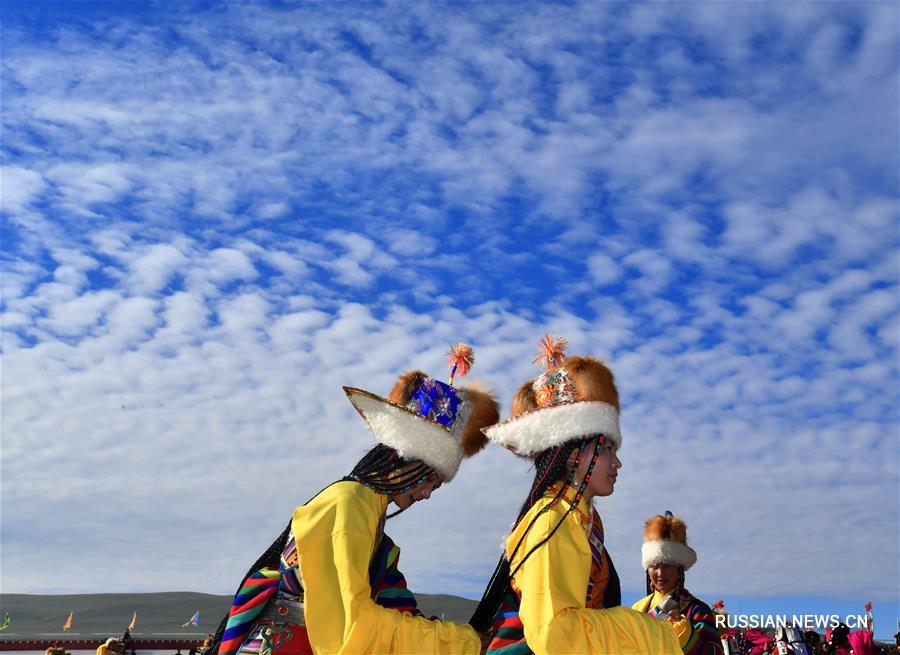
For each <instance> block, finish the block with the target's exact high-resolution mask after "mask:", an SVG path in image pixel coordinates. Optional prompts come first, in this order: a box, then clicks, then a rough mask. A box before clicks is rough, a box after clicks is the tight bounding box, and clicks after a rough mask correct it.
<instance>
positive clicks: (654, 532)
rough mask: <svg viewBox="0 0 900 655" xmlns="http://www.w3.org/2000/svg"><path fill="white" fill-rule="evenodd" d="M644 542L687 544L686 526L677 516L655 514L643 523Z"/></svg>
mask: <svg viewBox="0 0 900 655" xmlns="http://www.w3.org/2000/svg"><path fill="white" fill-rule="evenodd" d="M644 541H674V542H677V543H679V544H687V525H686V524H685V522H684V521H682V520H681V519H680V518H678V517H677V516H663V515H662V514H657V515H656V516H651V517H650V518H649V519H647V520H646V521H644Z"/></svg>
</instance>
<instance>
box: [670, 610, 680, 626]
mask: <svg viewBox="0 0 900 655" xmlns="http://www.w3.org/2000/svg"><path fill="white" fill-rule="evenodd" d="M683 618H684V615H683V614H682V613H681V612H679V611H678V610H669V618H668V619H667V620H668V621H671V622H672V623H675V622H676V621H680V620H681V619H683Z"/></svg>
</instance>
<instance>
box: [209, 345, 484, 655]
mask: <svg viewBox="0 0 900 655" xmlns="http://www.w3.org/2000/svg"><path fill="white" fill-rule="evenodd" d="M448 354H449V356H450V364H451V367H452V370H451V373H450V384H446V383H444V382H441V381H439V380H436V379H434V378H432V377H429V376H428V375H426V374H425V373H423V372H422V371H410V372H408V373H406V374H404V375H402V376H400V378H399V379H398V380H397V382H396V384H395V385H394V387H393V389H392V390H391V392H390V394H389V396H388V397H387V398H383V397H381V396H377V395H375V394H373V393H370V392H368V391H364V390H362V389H357V388H353V387H344V391H345V393H346V394H347V397H348V398H349V400H350V402H351V403H352V404H353V406H354V408H355V409H356V410H357V412H359V414H360V416H362V418H363V419H364V421H365V422H366V424H367V425H368V427H369V428H370V429H371V431H372V432H373V433H374V435H375V438H376V440H377V441H378V442H379V443H378V445H376V446H375V447H374V448H372V449H371V450H370V451H369V452H368V453H367V454H366V455H365V456H364V457H363V458H362V459H361V460H360V461H359V462H358V463H357V464H356V466H355V467H354V468H353V470H352V471H350V473H349V474H348V475H346V476H344V477H343V478H341V480H339V481H337V482H335V483H333V484H331V485H329V486H328V487H326V488H325V489H323V490H322V491H320V492H319V493H318V494H316V495H315V496H314V497H313V498H312V499H310V500H309V501H307V502H306V504H304V505H301V506H300V507H297V508H296V510H294V514H293V517H292V519H291V521H290V523H289V524H288V526H287V528H286V529H285V531H284V532H283V533H282V534H281V535H280V536H279V537H278V538H277V539H276V540H275V541H274V542H273V543H272V545H271V546H270V547H269V549H268V550H267V551H266V552H265V553H263V555H262V556H261V557H260V558H259V559H258V560H257V561H256V563H254V565H253V566H251V567H250V570H249V571H248V573H247V576H245V578H244V581H243V582H242V583H241V586H240V587H239V589H238V593H237V595H236V596H235V599H234V602H233V604H232V607H231V610H230V611H229V613H228V615H227V616H226V617H225V619H223V621H222V625H220V627H219V630H218V631H217V634H216V637H215V638H214V639H213V645H212V646H211V647H210V649H209V651H208V652H209V653H211V654H212V655H215V654H216V653H218V655H237V654H240V655H258V654H259V653H260V651H261V650H267V649H268V650H269V651H270V652H271V653H272V655H307V654H311V653H316V654H317V655H325V654H331V653H354V654H355V655H357V654H358V655H365V654H368V653H371V654H378V655H388V654H390V653H447V654H457V653H458V654H461V655H467V654H471V655H477V654H478V653H479V652H480V650H481V637H480V636H479V635H478V634H477V633H476V632H475V630H473V629H472V627H471V626H468V625H458V624H454V623H450V622H441V621H438V620H430V619H427V618H425V617H424V616H422V615H421V612H420V611H419V610H418V608H417V606H416V599H415V597H414V596H413V594H412V593H411V592H410V591H409V590H408V589H407V588H406V581H405V579H404V577H403V574H402V573H400V571H399V569H398V568H397V561H398V557H399V548H398V547H397V546H396V545H395V544H394V542H393V541H391V539H390V537H388V536H387V534H385V532H384V524H385V520H386V519H389V518H391V517H392V516H395V515H396V514H398V513H400V512H402V511H404V510H406V509H408V508H409V507H411V506H412V505H413V504H415V503H417V502H422V501H424V500H427V499H428V498H429V497H430V496H431V494H432V493H433V492H434V491H436V490H437V489H438V488H439V487H440V486H441V485H442V484H443V483H445V482H449V481H450V480H452V479H453V477H454V475H455V474H456V472H457V469H458V468H459V465H460V463H461V461H462V460H463V458H465V457H469V456H471V455H474V454H475V453H476V452H478V451H479V450H481V448H482V447H483V446H484V444H485V442H486V439H485V438H484V435H483V434H482V433H481V428H483V427H485V426H487V425H490V424H492V423H495V422H496V421H497V419H498V417H499V415H498V406H497V402H496V401H495V400H494V398H493V396H492V395H491V394H490V393H489V392H488V391H487V390H485V389H482V388H479V387H477V386H475V385H469V386H466V387H462V386H460V387H454V386H453V377H454V374H456V375H464V374H465V373H467V372H468V369H469V367H470V366H471V365H472V363H473V360H474V357H473V353H472V348H471V347H470V346H468V345H466V344H458V345H457V346H455V347H454V348H451V350H450V351H449V353H448ZM391 504H393V505H394V506H396V508H397V509H396V511H394V512H393V513H392V514H388V512H387V510H388V506H389V505H391Z"/></svg>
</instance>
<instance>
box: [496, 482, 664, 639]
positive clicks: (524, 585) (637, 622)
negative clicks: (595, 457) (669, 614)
mask: <svg viewBox="0 0 900 655" xmlns="http://www.w3.org/2000/svg"><path fill="white" fill-rule="evenodd" d="M572 495H574V494H572ZM551 499H552V496H549V495H545V496H544V497H543V498H541V499H540V500H538V502H537V503H535V505H534V506H533V507H532V508H531V509H530V510H529V511H528V513H527V514H526V515H525V516H524V518H523V519H522V520H521V521H519V524H518V525H517V526H516V527H515V529H514V530H513V532H512V534H511V535H510V536H509V539H507V541H506V554H507V557H509V558H510V567H511V570H515V568H516V567H517V566H518V564H519V562H520V561H522V558H523V557H524V555H525V554H526V553H528V552H529V551H531V549H532V548H534V547H535V546H537V545H538V544H539V543H540V542H541V541H543V540H544V539H545V538H546V537H547V536H548V535H549V534H550V533H551V532H552V531H553V529H554V527H556V525H557V524H558V523H559V522H560V520H561V519H562V517H563V515H565V513H566V509H567V508H568V503H567V502H565V501H560V502H559V503H557V505H556V506H555V507H553V508H552V509H550V510H549V511H547V512H545V513H544V514H542V515H541V516H540V517H539V518H538V519H537V521H536V522H535V524H534V526H533V527H532V528H531V530H530V531H528V533H527V535H526V536H525V540H524V542H523V543H522V545H521V546H520V547H519V550H518V551H517V553H516V555H515V556H513V555H512V550H513V549H514V548H515V546H516V544H517V543H518V542H519V539H521V538H522V535H523V534H525V529H526V528H527V526H528V525H529V524H530V523H531V521H532V520H533V519H534V517H535V516H536V515H537V514H538V513H539V512H540V511H541V509H543V508H544V507H545V506H547V505H548V504H549V503H550V500H551ZM578 510H579V511H574V510H573V511H572V512H570V513H569V515H568V516H567V517H566V519H565V521H564V522H563V524H562V525H560V526H559V529H557V530H556V532H555V533H554V534H553V536H552V537H551V538H550V539H549V540H548V541H547V542H546V543H544V544H543V545H542V546H540V547H539V548H538V549H537V550H536V551H535V552H534V553H533V554H532V555H531V556H530V557H529V558H528V560H527V561H526V562H525V564H524V565H523V566H522V568H521V569H519V570H518V572H517V573H516V574H515V576H514V577H513V584H514V586H515V588H516V589H518V590H519V591H520V593H521V605H520V607H519V617H520V618H521V620H522V625H523V627H524V630H525V638H526V639H527V640H528V646H529V648H531V650H533V651H534V652H535V654H536V655H544V653H547V654H551V653H581V654H583V655H588V654H591V655H610V654H612V653H620V654H622V655H631V654H634V655H646V654H648V653H653V654H654V655H681V647H680V646H679V640H678V636H677V635H676V631H675V629H674V627H673V625H672V624H671V623H670V622H667V621H662V620H659V619H656V618H653V617H650V616H647V615H645V614H641V613H639V612H635V611H634V610H633V609H630V608H628V607H613V608H610V609H599V610H595V609H588V608H586V607H585V600H586V595H587V582H588V576H589V574H590V569H591V549H590V545H589V544H588V530H589V529H590V525H589V524H586V521H585V517H589V516H590V515H591V510H590V506H589V504H588V503H587V502H586V501H585V500H584V499H582V500H581V501H580V504H579V507H578Z"/></svg>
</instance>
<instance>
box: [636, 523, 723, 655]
mask: <svg viewBox="0 0 900 655" xmlns="http://www.w3.org/2000/svg"><path fill="white" fill-rule="evenodd" d="M696 561H697V553H696V552H694V549H693V548H691V547H690V546H688V545H687V526H686V525H685V523H684V521H682V520H681V519H680V518H678V517H677V516H673V515H672V512H666V513H665V514H657V515H656V516H653V517H651V518H649V519H647V520H646V521H645V522H644V545H643V546H642V547H641V564H642V566H643V567H644V570H645V571H646V572H647V591H648V595H647V596H646V597H644V598H642V599H641V600H639V601H638V602H636V603H635V604H634V605H632V607H633V608H634V609H636V610H637V611H638V612H643V613H644V614H649V615H650V616H665V615H669V616H674V617H682V616H683V617H685V618H686V619H687V621H688V624H689V625H690V634H689V635H688V638H687V641H686V642H685V644H684V652H685V654H686V655H723V653H724V650H723V648H722V639H721V635H720V634H719V630H718V628H717V627H716V617H715V614H713V611H712V610H711V609H710V607H709V605H707V604H706V603H704V602H703V601H702V600H700V599H699V598H696V597H695V596H693V595H692V594H691V593H690V592H689V591H688V590H687V589H685V588H684V572H685V571H687V570H688V569H689V568H691V567H692V566H693V565H694V562H696Z"/></svg>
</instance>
